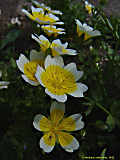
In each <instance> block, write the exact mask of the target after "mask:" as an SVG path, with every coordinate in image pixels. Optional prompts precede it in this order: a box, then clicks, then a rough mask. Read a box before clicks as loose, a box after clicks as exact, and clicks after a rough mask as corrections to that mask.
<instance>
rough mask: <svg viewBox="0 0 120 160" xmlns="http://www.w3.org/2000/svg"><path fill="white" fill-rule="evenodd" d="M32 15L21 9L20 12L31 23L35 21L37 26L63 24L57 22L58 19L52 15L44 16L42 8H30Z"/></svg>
mask: <svg viewBox="0 0 120 160" xmlns="http://www.w3.org/2000/svg"><path fill="white" fill-rule="evenodd" d="M31 10H32V14H30V13H29V12H28V11H27V10H25V9H22V12H23V13H24V14H25V15H26V16H28V17H29V18H30V19H32V20H33V21H36V22H37V23H39V24H64V23H63V22H58V21H59V18H58V17H56V16H55V15H53V14H51V13H50V14H45V13H44V11H43V9H42V8H35V7H33V6H32V7H31Z"/></svg>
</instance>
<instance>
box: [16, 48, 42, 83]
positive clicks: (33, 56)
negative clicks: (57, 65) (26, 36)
mask: <svg viewBox="0 0 120 160" xmlns="http://www.w3.org/2000/svg"><path fill="white" fill-rule="evenodd" d="M16 63H17V66H18V68H19V69H20V71H21V72H23V74H22V78H23V79H24V80H25V81H26V82H28V83H29V84H31V85H33V86H38V85H39V81H38V80H37V79H36V77H35V73H36V69H37V66H38V65H40V66H43V63H44V60H43V53H41V52H37V51H36V50H32V51H31V52H30V60H28V59H27V58H26V57H25V56H24V55H23V54H20V57H19V59H18V60H16Z"/></svg>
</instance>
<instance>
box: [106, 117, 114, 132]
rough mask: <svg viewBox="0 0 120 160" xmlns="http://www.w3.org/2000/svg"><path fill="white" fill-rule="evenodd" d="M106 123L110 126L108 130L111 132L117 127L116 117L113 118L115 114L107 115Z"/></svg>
mask: <svg viewBox="0 0 120 160" xmlns="http://www.w3.org/2000/svg"><path fill="white" fill-rule="evenodd" d="M106 124H107V125H108V127H109V129H108V131H110V132H111V131H112V130H113V129H114V128H115V119H114V118H113V116H111V115H109V116H107V119H106Z"/></svg>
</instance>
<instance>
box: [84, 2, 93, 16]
mask: <svg viewBox="0 0 120 160" xmlns="http://www.w3.org/2000/svg"><path fill="white" fill-rule="evenodd" d="M92 8H94V6H93V5H92V4H90V3H88V1H85V9H86V10H87V11H88V13H89V14H90V15H91V14H92Z"/></svg>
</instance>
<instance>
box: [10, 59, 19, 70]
mask: <svg viewBox="0 0 120 160" xmlns="http://www.w3.org/2000/svg"><path fill="white" fill-rule="evenodd" d="M10 62H11V65H12V67H13V68H16V67H17V65H16V62H15V60H14V58H11V59H10Z"/></svg>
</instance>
